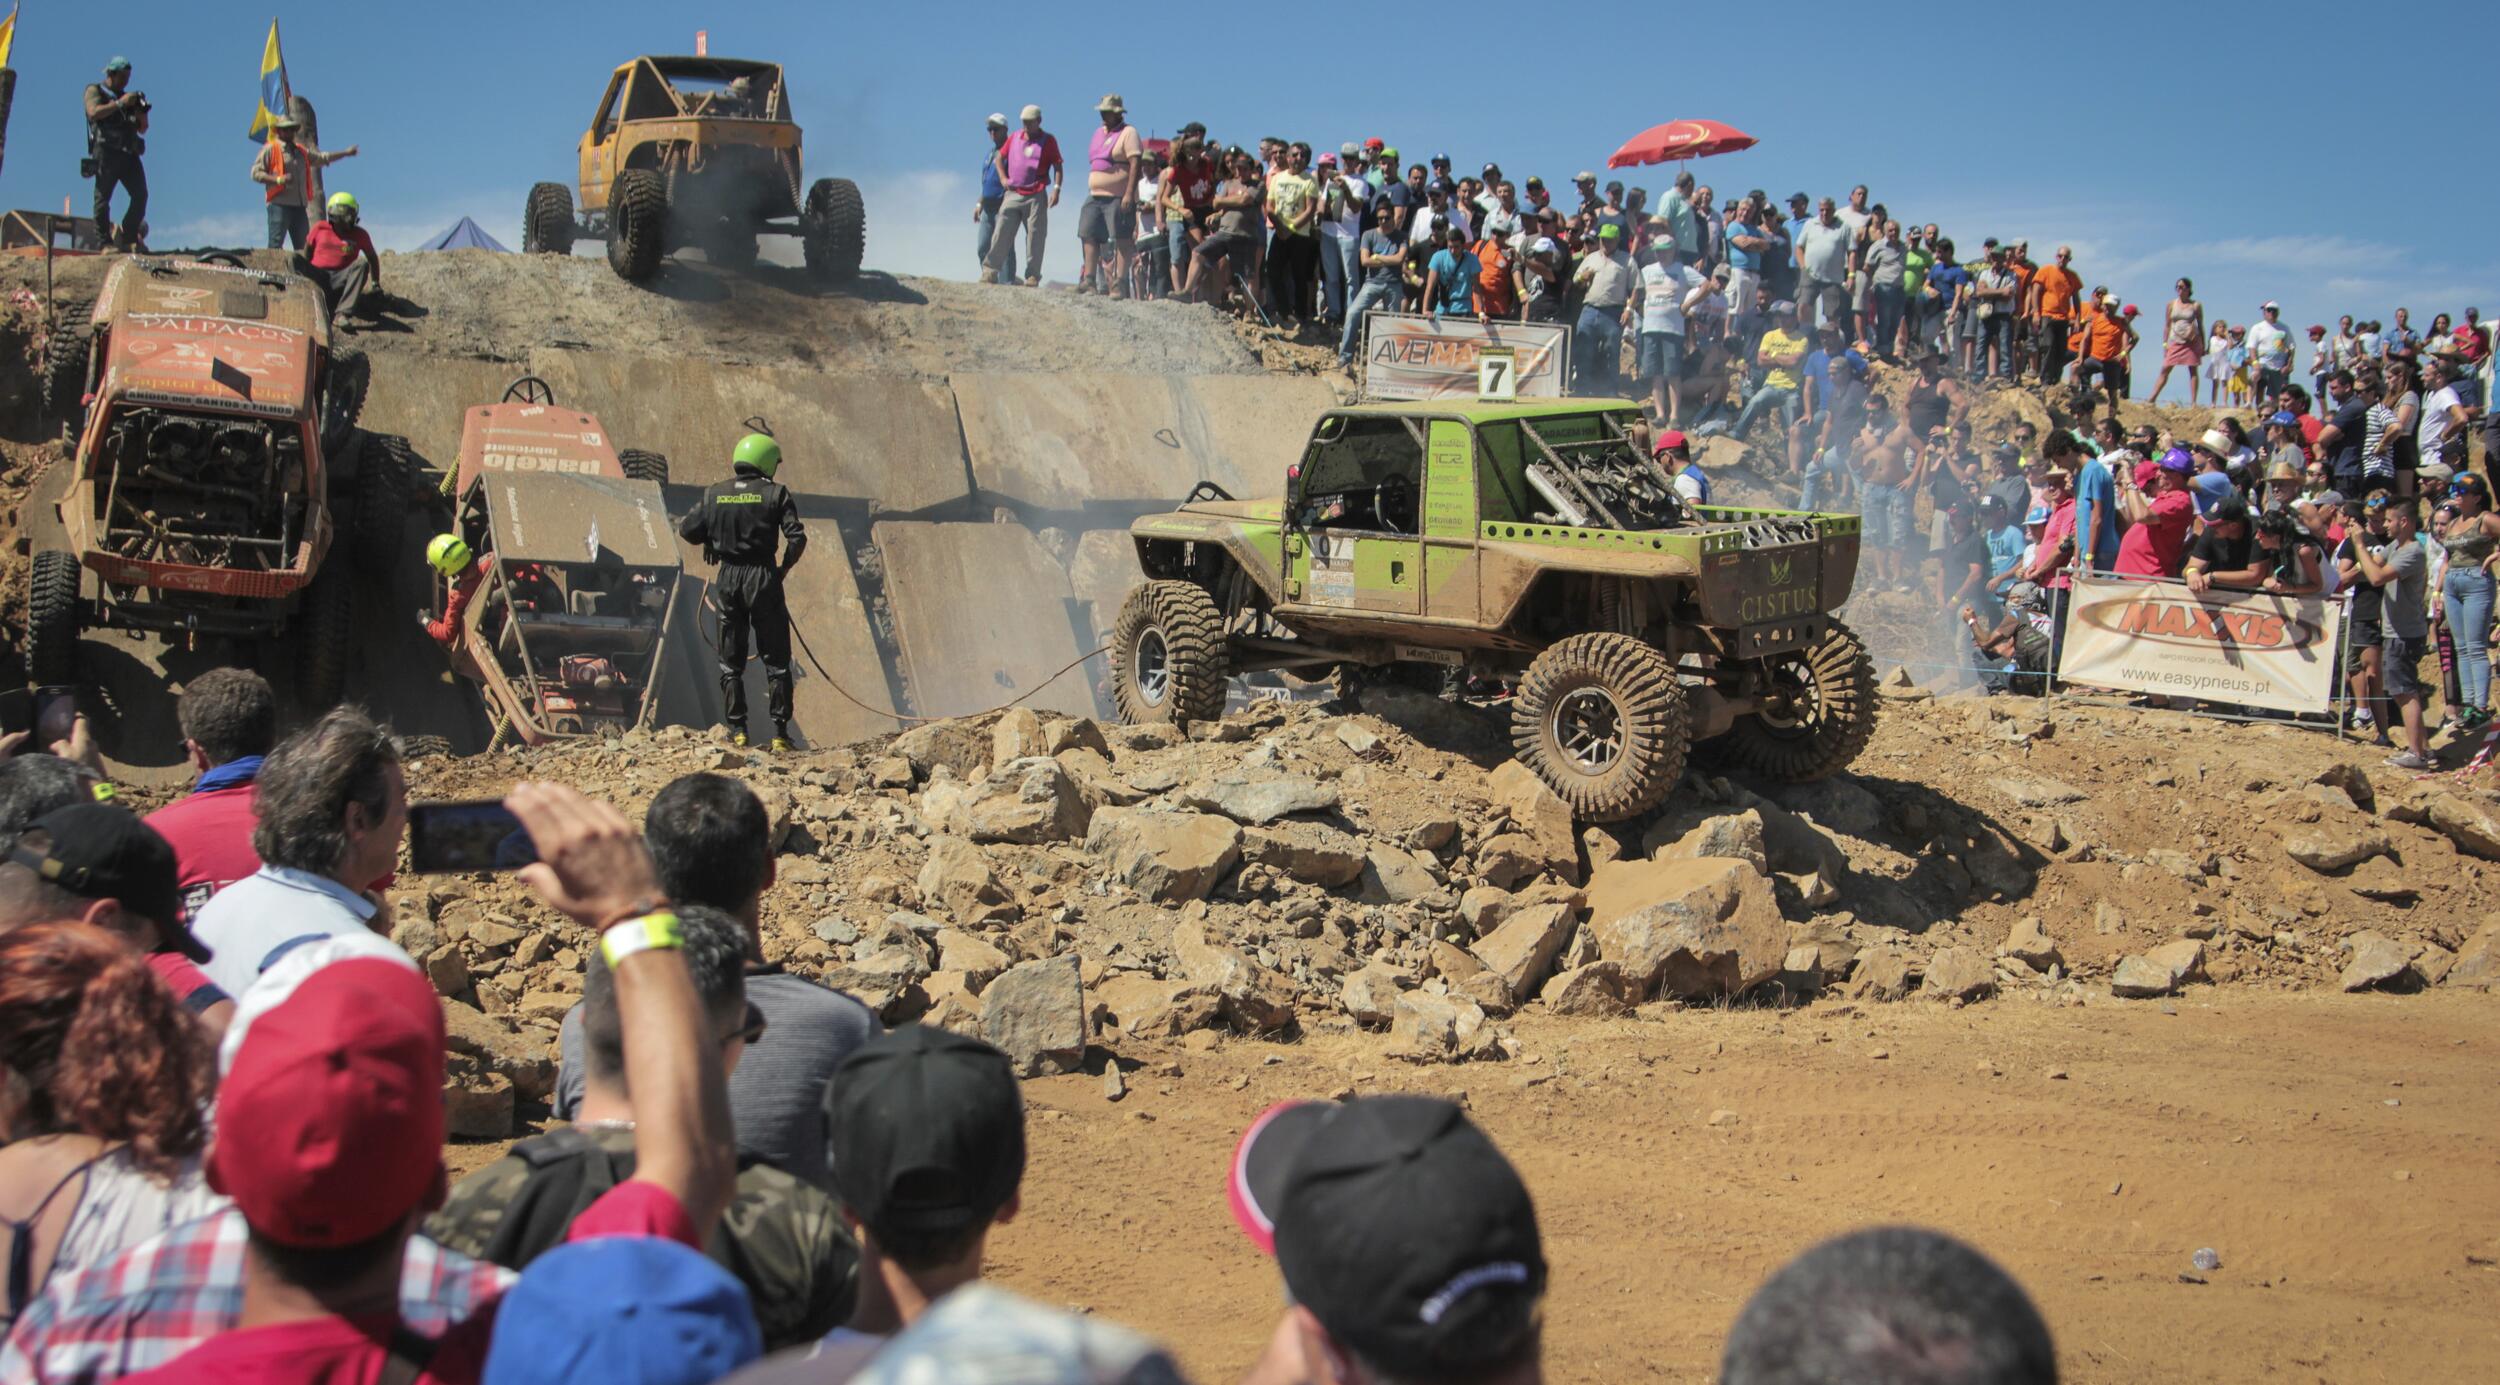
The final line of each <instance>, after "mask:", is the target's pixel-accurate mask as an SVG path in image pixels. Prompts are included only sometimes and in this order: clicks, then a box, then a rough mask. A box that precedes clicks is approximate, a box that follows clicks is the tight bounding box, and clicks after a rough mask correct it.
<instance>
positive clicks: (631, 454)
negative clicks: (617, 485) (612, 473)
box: [616, 448, 668, 486]
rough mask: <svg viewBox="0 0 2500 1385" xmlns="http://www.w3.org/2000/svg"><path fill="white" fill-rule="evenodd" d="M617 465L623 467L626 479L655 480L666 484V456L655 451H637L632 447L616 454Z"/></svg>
mask: <svg viewBox="0 0 2500 1385" xmlns="http://www.w3.org/2000/svg"><path fill="white" fill-rule="evenodd" d="M616 462H617V465H618V466H621V467H623V468H624V469H625V479H626V480H628V481H657V482H659V483H660V484H661V485H663V486H665V485H667V484H668V458H666V457H663V456H661V455H660V454H659V453H657V452H638V451H635V450H634V449H632V448H627V449H626V450H624V451H622V452H619V453H617V454H616Z"/></svg>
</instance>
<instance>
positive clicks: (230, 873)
mask: <svg viewBox="0 0 2500 1385" xmlns="http://www.w3.org/2000/svg"><path fill="white" fill-rule="evenodd" d="M174 715H175V718H176V719H177V720H178V721H180V722H181V724H182V748H183V749H184V750H185V751H187V752H189V754H190V756H191V767H192V768H193V769H195V770H197V771H199V775H200V777H199V779H198V780H197V781H195V782H194V783H193V784H192V785H191V792H190V793H189V794H188V795H186V796H184V797H182V798H178V799H176V800H174V801H173V802H172V803H169V804H167V805H166V806H164V807H162V808H159V809H157V810H156V811H155V812H153V813H150V814H148V817H147V824H148V826H150V827H153V828H155V829H156V831H157V834H158V835H159V836H162V837H163V838H164V839H165V840H166V841H168V842H170V843H172V844H173V848H174V860H175V862H176V864H177V866H178V868H179V875H178V884H179V887H180V889H181V891H182V919H183V922H184V923H186V924H187V923H189V922H190V920H191V916H192V915H194V914H196V913H198V912H199V911H200V906H201V905H203V904H206V903H207V902H208V901H209V900H210V899H211V898H213V897H214V896H215V895H216V893H217V892H218V891H219V890H222V889H224V888H225V887H226V886H228V885H231V884H233V883H234V882H235V881H237V880H240V879H242V878H243V877H245V876H247V875H250V874H251V873H252V872H253V871H256V870H259V869H260V853H259V852H257V851H254V850H253V849H252V828H253V826H254V824H255V822H256V819H255V818H254V817H253V812H252V804H253V797H254V793H255V788H254V786H255V784H256V783H257V782H258V780H259V778H260V762H261V758H262V757H263V756H265V755H267V754H268V753H269V751H270V748H271V747H273V746H275V745H276V744H277V743H278V699H277V695H276V694H275V693H273V692H271V691H270V689H269V680H268V679H265V678H263V677H261V676H260V675H259V674H257V673H253V672H251V671H250V670H249V669H239V668H220V669H211V670H209V671H208V672H206V673H203V674H201V675H200V676H199V677H197V678H194V679H192V680H191V682H190V685H189V686H187V687H185V688H184V689H183V690H182V701H181V702H180V703H178V704H177V705H176V707H175V711H174Z"/></svg>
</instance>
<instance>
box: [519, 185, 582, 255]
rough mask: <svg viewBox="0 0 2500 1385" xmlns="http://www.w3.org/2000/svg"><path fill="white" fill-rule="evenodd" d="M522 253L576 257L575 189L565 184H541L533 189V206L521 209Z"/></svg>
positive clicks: (531, 199) (531, 189)
mask: <svg viewBox="0 0 2500 1385" xmlns="http://www.w3.org/2000/svg"><path fill="white" fill-rule="evenodd" d="M521 253H522V254H524V255H570V254H572V253H573V190H572V189H571V188H568V187H566V186H565V185H564V184H562V183H538V184H535V185H533V186H532V187H531V188H530V196H529V202H528V203H527V204H526V205H525V206H524V207H523V208H522V209H521Z"/></svg>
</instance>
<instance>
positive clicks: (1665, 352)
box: [1632, 217, 1702, 428]
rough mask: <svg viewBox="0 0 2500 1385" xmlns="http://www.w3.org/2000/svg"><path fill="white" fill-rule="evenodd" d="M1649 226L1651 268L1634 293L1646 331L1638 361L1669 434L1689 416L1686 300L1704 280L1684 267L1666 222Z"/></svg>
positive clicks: (1658, 417)
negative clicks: (1685, 379)
mask: <svg viewBox="0 0 2500 1385" xmlns="http://www.w3.org/2000/svg"><path fill="white" fill-rule="evenodd" d="M1649 224H1650V229H1651V239H1650V242H1649V256H1648V258H1649V263H1647V264H1645V265H1642V266H1641V277H1640V282H1639V284H1638V285H1636V286H1635V287H1634V288H1633V290H1632V308H1633V311H1635V312H1637V313H1638V314H1639V315H1640V326H1641V335H1640V344H1639V349H1638V350H1637V351H1635V352H1634V353H1633V359H1634V361H1635V362H1636V366H1635V369H1636V372H1637V373H1638V375H1639V376H1640V378H1641V379H1642V380H1643V381H1645V382H1647V383H1648V385H1649V400H1650V413H1651V415H1652V416H1653V417H1654V418H1655V419H1656V420H1657V423H1658V426H1659V427H1661V428H1667V427H1672V426H1673V425H1674V423H1675V421H1676V419H1677V418H1678V417H1679V416H1681V415H1682V413H1683V412H1684V385H1683V374H1684V299H1685V296H1686V295H1688V294H1690V293H1692V292H1694V291H1695V290H1697V289H1699V288H1700V287H1701V286H1702V277H1701V273H1700V271H1698V270H1696V269H1694V268H1693V267H1692V266H1691V265H1688V264H1685V263H1683V259H1682V256H1681V255H1680V254H1679V253H1678V251H1677V249H1676V244H1675V233H1674V230H1673V228H1671V227H1670V226H1669V225H1668V224H1667V221H1666V219H1665V218H1663V217H1659V218H1653V219H1652V220H1651V221H1650V223H1649Z"/></svg>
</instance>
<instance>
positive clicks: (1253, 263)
mask: <svg viewBox="0 0 2500 1385" xmlns="http://www.w3.org/2000/svg"><path fill="white" fill-rule="evenodd" d="M1219 167H1220V168H1221V169H1222V170H1223V178H1222V181H1220V182H1218V183H1217V184H1216V185H1215V192H1214V195H1213V198H1212V200H1211V201H1210V202H1209V203H1208V210H1209V216H1210V220H1209V222H1208V224H1209V226H1210V227H1211V228H1212V230H1211V231H1210V233H1209V234H1208V235H1207V237H1206V239H1204V240H1202V241H1200V242H1198V247H1197V249H1196V250H1195V251H1194V252H1192V253H1191V255H1190V257H1189V280H1188V282H1187V283H1186V284H1184V285H1183V286H1182V289H1181V294H1182V296H1183V297H1185V298H1190V299H1199V300H1202V301H1206V302H1212V303H1222V302H1224V301H1225V300H1226V299H1227V298H1229V297H1230V296H1231V293H1232V288H1233V285H1234V284H1235V282H1239V283H1241V284H1242V285H1243V287H1244V288H1245V290H1247V291H1250V292H1253V293H1255V290H1251V289H1249V285H1250V284H1251V283H1253V282H1254V281H1253V280H1252V278H1251V275H1252V273H1253V271H1255V270H1256V268H1257V267H1258V237H1259V206H1260V204H1261V203H1262V202H1263V201H1264V200H1265V197H1266V189H1265V187H1264V184H1263V181H1262V180H1261V178H1260V177H1259V168H1258V163H1257V161H1256V160H1254V159H1252V158H1251V157H1250V154H1249V152H1248V151H1246V150H1244V149H1242V148H1241V147H1240V146H1238V145H1236V146H1234V147H1233V148H1231V149H1229V150H1226V151H1225V153H1224V157H1223V160H1222V162H1221V163H1220V164H1219Z"/></svg>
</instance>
